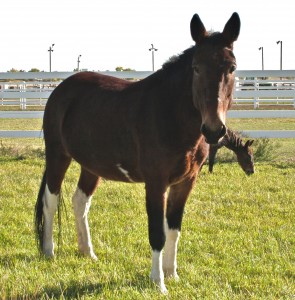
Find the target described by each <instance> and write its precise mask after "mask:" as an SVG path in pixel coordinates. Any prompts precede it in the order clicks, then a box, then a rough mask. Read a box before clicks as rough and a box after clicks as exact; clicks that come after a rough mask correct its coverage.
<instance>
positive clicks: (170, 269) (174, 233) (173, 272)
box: [163, 221, 180, 280]
mask: <svg viewBox="0 0 295 300" xmlns="http://www.w3.org/2000/svg"><path fill="white" fill-rule="evenodd" d="M165 233H166V244H165V248H164V258H163V271H164V274H165V276H167V277H171V278H174V279H176V280H178V279H179V277H178V274H177V246H178V240H179V237H180V230H179V229H171V228H169V225H168V222H167V221H166V222H165Z"/></svg>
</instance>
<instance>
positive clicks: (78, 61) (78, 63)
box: [77, 54, 82, 72]
mask: <svg viewBox="0 0 295 300" xmlns="http://www.w3.org/2000/svg"><path fill="white" fill-rule="evenodd" d="M81 56H82V55H81V54H80V55H79V56H78V60H77V71H78V72H79V65H80V57H81Z"/></svg>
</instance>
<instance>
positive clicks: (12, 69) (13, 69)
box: [7, 68, 26, 73]
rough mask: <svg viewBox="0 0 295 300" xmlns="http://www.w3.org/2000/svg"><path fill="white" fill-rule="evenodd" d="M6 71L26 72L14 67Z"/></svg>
mask: <svg viewBox="0 0 295 300" xmlns="http://www.w3.org/2000/svg"><path fill="white" fill-rule="evenodd" d="M7 72H11V73H16V72H26V71H25V70H18V69H15V68H11V69H10V70H9V71H7Z"/></svg>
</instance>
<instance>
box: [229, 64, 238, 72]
mask: <svg viewBox="0 0 295 300" xmlns="http://www.w3.org/2000/svg"><path fill="white" fill-rule="evenodd" d="M236 68H237V66H236V65H232V66H231V67H230V68H229V73H230V74H232V73H233V72H234V71H235V70H236Z"/></svg>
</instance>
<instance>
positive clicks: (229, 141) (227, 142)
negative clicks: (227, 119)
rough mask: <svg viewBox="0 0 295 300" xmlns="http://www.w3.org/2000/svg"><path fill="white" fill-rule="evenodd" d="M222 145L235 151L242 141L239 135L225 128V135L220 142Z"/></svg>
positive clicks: (241, 144) (239, 147)
mask: <svg viewBox="0 0 295 300" xmlns="http://www.w3.org/2000/svg"><path fill="white" fill-rule="evenodd" d="M220 143H221V144H222V146H225V147H226V148H228V149H230V150H232V151H233V152H235V153H237V152H238V151H239V149H241V148H242V147H243V143H242V140H241V138H240V137H238V136H237V135H236V134H235V133H234V132H233V131H232V130H230V129H227V132H226V135H225V136H224V138H223V139H222V140H221V142H220Z"/></svg>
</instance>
